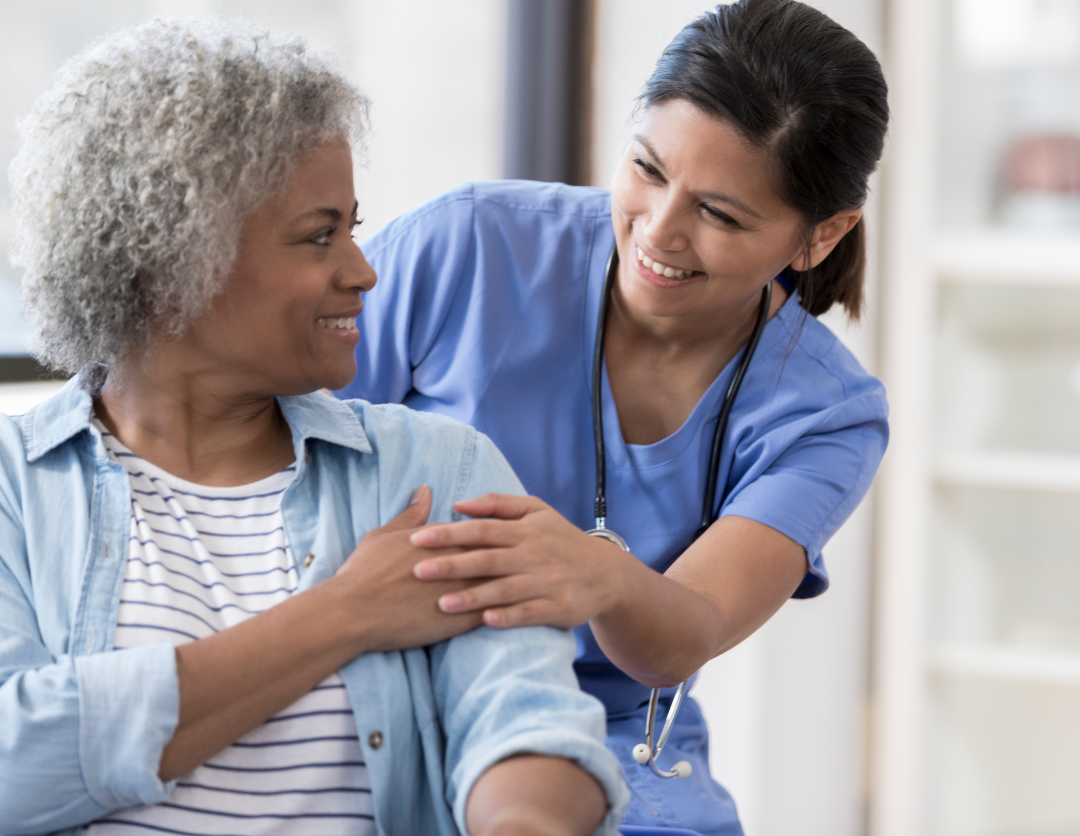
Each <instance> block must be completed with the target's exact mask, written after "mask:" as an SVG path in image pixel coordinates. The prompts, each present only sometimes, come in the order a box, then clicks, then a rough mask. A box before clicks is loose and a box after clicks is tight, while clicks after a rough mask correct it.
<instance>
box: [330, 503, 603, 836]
mask: <svg viewBox="0 0 1080 836" xmlns="http://www.w3.org/2000/svg"><path fill="white" fill-rule="evenodd" d="M431 502H432V497H431V492H430V490H429V489H428V488H427V487H426V486H424V487H421V488H420V489H419V490H417V491H416V493H415V494H414V495H413V498H412V501H411V502H410V504H409V506H408V507H407V508H406V509H405V510H404V511H402V512H401V513H400V514H399V515H398V516H397V517H395V518H394V519H392V520H391V521H390V522H388V523H387V524H386V525H384V526H381V527H380V528H377V529H375V530H373V531H371V532H369V533H368V534H367V535H366V536H365V537H364V538H363V540H361V542H360V544H359V545H358V546H357V547H356V549H355V550H354V551H353V553H352V554H351V555H350V556H349V558H348V560H346V561H345V563H344V564H343V565H342V566H341V568H340V569H339V570H338V572H337V574H336V575H335V578H334V581H335V582H337V584H338V585H339V588H340V592H341V593H342V594H344V595H346V596H347V597H349V598H353V597H354V596H356V597H360V596H365V593H369V591H370V590H378V595H377V596H373V597H366V596H365V602H364V607H363V608H361V609H353V610H352V611H353V612H358V611H363V612H366V617H365V622H366V628H365V635H366V641H365V648H366V649H367V650H371V651H388V650H397V649H401V648H406V647H416V646H418V645H424V644H432V643H434V642H438V641H442V640H444V639H448V638H451V637H453V636H456V635H459V634H461V633H464V632H466V631H468V630H471V629H473V628H475V627H479V626H480V625H481V624H484V623H487V624H489V625H490V626H493V627H510V626H521V625H524V624H555V625H558V626H565V627H570V626H574V625H576V624H580V623H582V622H583V621H586V620H588V618H589V614H588V613H589V608H590V607H595V606H597V605H598V602H600V601H601V600H602V599H603V596H602V595H597V594H593V595H588V596H581V595H577V594H575V593H574V592H573V590H574V589H575V588H579V589H580V588H581V587H582V584H581V582H580V581H578V580H577V577H576V576H573V575H570V574H569V573H567V571H566V570H565V569H562V568H561V567H560V566H558V565H553V563H552V561H550V560H546V559H545V555H544V554H543V553H542V552H541V550H540V549H538V548H537V546H538V545H540V544H542V543H545V542H548V543H549V544H550V543H551V541H552V540H554V539H555V538H556V537H558V535H559V534H562V535H563V536H565V535H567V534H572V533H573V532H577V534H578V535H579V536H580V537H583V538H585V539H586V540H591V539H592V538H588V537H586V535H584V534H582V533H581V532H580V531H578V530H577V529H575V528H574V527H573V526H571V525H570V524H569V523H567V522H566V521H565V520H563V518H562V517H561V516H559V515H558V513H556V512H555V511H553V510H552V509H550V508H549V507H548V506H547V505H545V504H544V503H542V502H540V501H539V500H536V499H532V498H528V497H516V496H503V495H490V496H486V497H481V498H480V499H476V500H468V501H465V502H460V503H458V504H457V505H456V506H455V508H456V510H458V511H459V512H461V513H463V514H467V515H470V516H471V515H476V516H485V517H491V518H492V519H478V520H469V521H465V522H460V523H452V524H446V525H432V526H426V525H425V524H426V523H427V519H428V516H429V514H430V512H431ZM545 512H546V513H545ZM536 514H541V515H542V516H540V517H539V519H535V518H534V519H528V518H529V517H532V516H533V515H536ZM502 515H505V517H506V520H505V521H504V520H502V519H497V517H500V516H502ZM515 522H517V523H519V525H517V526H516V530H515V527H513V526H514V523H515ZM520 523H524V525H520ZM547 526H554V527H555V528H556V532H557V533H556V535H554V536H551V535H549V536H548V537H547V538H546V540H545V537H544V529H545V527H547ZM470 527H472V528H470ZM477 527H478V528H477ZM493 536H497V537H499V538H500V539H499V540H498V541H492V540H489V539H487V538H490V537H493ZM571 539H573V538H571ZM495 542H497V543H498V544H499V545H498V546H495ZM477 543H482V544H484V548H481V549H479V550H477V549H476V548H475V544H477ZM586 545H589V544H586ZM493 546H494V548H493ZM555 551H558V549H555ZM581 559H582V560H583V561H584V562H586V563H588V561H589V556H588V555H584V556H581ZM530 570H532V571H530ZM478 578H483V579H484V580H483V581H482V582H480V583H479V584H478V583H477V579H478ZM599 591H600V590H597V592H599ZM582 779H585V780H582ZM606 810H607V800H606V798H605V795H604V792H603V790H602V788H601V787H600V785H599V783H598V782H597V781H596V780H595V779H593V778H592V776H590V775H589V774H588V773H587V772H585V771H584V770H583V769H582V768H581V767H579V766H577V765H576V764H575V763H573V762H571V761H568V760H564V759H562V758H553V757H544V756H538V755H519V756H517V757H513V758H508V759H507V760H504V761H501V762H499V763H497V764H495V765H494V766H493V767H491V768H490V769H488V770H487V772H485V773H484V774H483V775H482V776H481V777H480V779H479V780H478V781H477V782H476V784H475V785H474V786H473V789H472V792H471V794H470V796H469V801H468V806H467V808H466V823H467V825H468V829H469V833H470V834H472V836H571V834H575V835H576V834H581V835H582V836H584V834H588V833H592V832H593V831H594V830H595V829H596V827H597V826H598V825H599V824H600V821H601V820H602V819H603V817H604V814H605V812H606Z"/></svg>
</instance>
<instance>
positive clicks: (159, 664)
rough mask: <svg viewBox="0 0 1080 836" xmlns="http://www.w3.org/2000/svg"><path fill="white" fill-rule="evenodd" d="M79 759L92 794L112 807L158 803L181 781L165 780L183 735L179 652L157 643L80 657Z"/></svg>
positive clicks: (76, 669)
mask: <svg viewBox="0 0 1080 836" xmlns="http://www.w3.org/2000/svg"><path fill="white" fill-rule="evenodd" d="M75 674H76V677H77V679H78V683H79V720H80V722H79V757H80V760H81V763H82V770H83V775H84V776H85V780H86V786H87V790H88V792H89V794H90V796H91V797H92V798H93V799H94V801H96V802H97V803H98V804H100V805H102V806H103V807H105V808H106V809H110V810H115V809H119V808H122V807H137V806H143V805H147V804H156V803H158V802H160V801H164V800H165V799H166V798H168V796H169V794H170V793H171V792H172V789H173V786H174V782H169V783H164V782H162V781H161V780H160V779H159V778H158V769H159V768H160V764H161V753H162V752H163V751H164V749H165V745H166V744H167V743H168V742H169V740H170V739H171V738H172V736H173V733H174V732H175V731H176V725H177V722H178V720H179V714H180V686H179V680H178V678H177V672H176V649H175V648H174V647H173V646H172V645H171V644H150V645H144V646H142V647H136V648H131V649H128V650H116V651H112V652H109V653H97V654H93V655H90V656H80V657H78V658H76V659H75Z"/></svg>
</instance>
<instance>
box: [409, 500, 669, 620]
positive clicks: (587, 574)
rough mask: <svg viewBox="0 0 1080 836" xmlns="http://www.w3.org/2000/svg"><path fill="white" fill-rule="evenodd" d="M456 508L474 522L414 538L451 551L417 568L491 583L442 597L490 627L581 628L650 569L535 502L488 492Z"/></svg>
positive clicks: (421, 573) (424, 573) (445, 605)
mask: <svg viewBox="0 0 1080 836" xmlns="http://www.w3.org/2000/svg"><path fill="white" fill-rule="evenodd" d="M454 509H455V510H456V511H458V512H459V513H461V514H464V515H466V516H468V517H473V518H474V519H471V520H463V521H462V522H456V523H443V524H440V525H430V526H426V527H424V528H421V529H420V530H418V531H416V532H415V533H413V534H412V535H411V541H412V542H413V543H414V544H416V545H417V546H421V547H423V548H424V549H428V550H431V551H432V552H436V551H437V550H441V551H443V552H444V553H443V554H441V555H438V554H432V555H431V556H430V557H428V558H427V559H425V560H422V561H420V562H419V563H417V564H416V567H415V570H414V571H415V575H416V577H417V578H419V579H421V580H423V581H427V582H431V581H439V582H442V583H445V582H447V581H451V580H453V581H457V582H459V583H460V582H462V581H473V582H476V581H478V580H481V579H487V580H486V582H483V583H478V584H476V585H475V586H472V587H471V588H461V589H455V590H450V591H447V592H445V593H444V594H442V595H441V597H440V598H439V602H438V605H439V608H440V609H441V610H442V611H443V612H444V613H455V614H459V613H472V612H477V611H483V619H484V623H485V624H487V625H489V626H491V627H521V626H524V625H528V624H550V625H553V626H556V627H576V626H577V625H579V624H584V623H585V622H586V621H589V620H590V619H592V618H595V617H596V616H598V615H601V614H603V613H605V612H607V611H609V610H611V609H612V608H613V607H615V606H616V605H617V604H618V602H619V600H620V595H621V589H622V585H623V581H624V579H626V578H627V577H628V576H630V575H632V574H633V573H634V571H635V569H644V568H645V567H644V566H643V564H642V563H641V562H640V561H638V560H637V558H635V557H634V556H633V555H630V554H628V553H626V552H624V551H622V550H621V549H620V548H619V547H618V546H615V545H614V544H612V543H609V542H607V541H606V540H602V539H600V538H598V537H590V536H589V535H587V534H585V533H584V532H583V531H581V529H579V528H577V527H576V526H574V525H572V524H571V523H569V522H568V521H567V520H566V519H565V518H564V517H563V516H562V515H561V514H559V512H558V511H556V510H555V509H554V508H552V507H551V506H550V505H548V504H547V503H545V502H543V501H541V500H539V499H537V498H536V497H532V496H510V495H507V494H487V495H485V496H481V497H478V498H476V499H466V500H462V501H461V502H458V503H455V505H454ZM450 549H453V550H455V551H456V552H459V553H451V552H449V551H448V550H450ZM466 549H467V550H468V551H465V550H466ZM646 571H651V570H647V569H646Z"/></svg>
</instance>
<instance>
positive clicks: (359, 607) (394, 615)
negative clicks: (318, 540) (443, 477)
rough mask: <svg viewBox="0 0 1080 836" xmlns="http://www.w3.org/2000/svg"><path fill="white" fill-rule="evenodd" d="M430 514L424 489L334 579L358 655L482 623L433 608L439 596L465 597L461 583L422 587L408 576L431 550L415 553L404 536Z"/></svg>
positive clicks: (471, 615)
mask: <svg viewBox="0 0 1080 836" xmlns="http://www.w3.org/2000/svg"><path fill="white" fill-rule="evenodd" d="M430 513H431V491H430V490H429V489H428V487H427V486H426V485H424V486H422V487H420V488H419V489H418V490H417V491H416V493H415V494H414V495H413V498H412V501H411V502H410V504H409V506H408V507H407V508H406V509H405V510H404V511H402V512H401V513H400V514H398V515H397V516H396V517H394V519H392V520H390V522H388V523H386V525H383V526H380V527H379V528H376V529H373V530H372V531H369V532H368V533H367V534H366V535H365V536H364V538H363V539H362V540H361V541H360V543H359V544H358V545H357V547H356V549H355V550H354V551H353V553H352V554H351V555H349V557H348V559H347V560H346V561H345V563H344V564H342V566H341V568H340V569H338V571H337V574H336V575H335V576H334V579H333V581H332V583H333V584H334V585H335V586H336V593H337V594H338V595H340V596H342V597H343V599H344V600H343V604H344V605H345V606H346V607H347V608H348V611H349V612H351V613H355V614H356V615H357V616H358V618H359V620H358V624H357V627H358V630H359V631H360V636H359V641H360V644H361V649H362V652H364V653H367V652H369V651H388V650H403V649H406V648H410V647H420V646H422V645H426V644H434V643H435V642H439V641H442V640H444V639H449V638H452V637H453V636H457V635H460V634H461V633H465V632H467V631H469V630H472V629H474V628H476V627H479V626H480V625H481V624H482V623H483V622H482V620H481V615H480V613H475V612H459V613H456V614H448V611H444V610H440V608H439V606H438V603H437V602H438V601H439V600H440V596H442V597H445V596H447V595H451V594H464V593H465V592H467V587H468V586H469V585H470V584H469V583H468V582H467V581H463V580H444V581H443V582H441V583H436V584H426V583H422V582H421V581H419V580H418V579H417V576H416V574H415V573H414V571H413V569H414V567H415V565H416V564H417V563H418V562H420V561H421V560H422V559H424V558H425V557H428V556H429V555H430V554H431V550H428V549H421V548H419V547H417V546H416V545H414V544H413V543H412V541H411V540H410V536H411V535H413V534H414V533H416V532H417V531H418V530H419V527H420V526H422V525H424V523H426V522H427V518H428V514H430ZM460 551H462V550H461V549H459V548H441V549H438V550H437V553H438V554H439V555H441V556H442V558H441V559H446V558H449V557H451V556H452V555H454V554H457V553H459V552H460Z"/></svg>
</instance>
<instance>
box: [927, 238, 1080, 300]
mask: <svg viewBox="0 0 1080 836" xmlns="http://www.w3.org/2000/svg"><path fill="white" fill-rule="evenodd" d="M930 258H931V267H932V268H933V270H934V272H935V273H936V275H937V278H938V279H939V280H944V281H956V282H970V283H991V284H1010V285H1049V286H1066V287H1080V232H1078V233H1075V234H1069V233H1062V232H1024V231H1017V230H1012V229H1008V228H1005V227H1003V228H1000V229H995V228H987V229H984V230H978V231H971V232H961V233H954V234H951V235H944V236H942V237H941V238H940V239H939V240H938V241H937V243H936V245H935V246H934V247H933V248H932V250H931V256H930Z"/></svg>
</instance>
